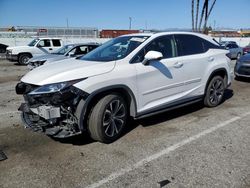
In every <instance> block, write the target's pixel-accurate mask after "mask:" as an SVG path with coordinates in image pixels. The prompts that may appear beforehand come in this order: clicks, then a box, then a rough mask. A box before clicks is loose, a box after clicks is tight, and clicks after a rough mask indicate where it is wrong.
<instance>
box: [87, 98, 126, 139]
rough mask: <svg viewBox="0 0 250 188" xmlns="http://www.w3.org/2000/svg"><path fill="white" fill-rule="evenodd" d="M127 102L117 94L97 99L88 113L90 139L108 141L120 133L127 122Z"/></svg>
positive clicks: (116, 137) (117, 136)
mask: <svg viewBox="0 0 250 188" xmlns="http://www.w3.org/2000/svg"><path fill="white" fill-rule="evenodd" d="M127 113H128V112H127V104H126V102H125V100H124V99H123V98H122V97H121V96H119V95H118V94H110V95H106V96H105V97H103V98H102V99H101V100H99V101H98V102H97V103H96V105H95V106H94V107H93V109H92V111H91V112H90V115H89V120H88V129H89V133H90V136H91V138H92V139H94V140H97V141H100V142H104V143H110V142H113V141H115V140H116V139H118V138H119V136H120V135H121V133H122V131H123V129H124V127H125V125H126V122H127Z"/></svg>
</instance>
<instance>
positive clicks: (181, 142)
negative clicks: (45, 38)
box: [0, 61, 250, 188]
mask: <svg viewBox="0 0 250 188" xmlns="http://www.w3.org/2000/svg"><path fill="white" fill-rule="evenodd" d="M233 63H234V62H232V67H233ZM25 72H27V68H26V67H25V66H18V65H14V64H13V63H9V62H6V61H0V99H1V100H0V101H1V103H0V107H1V108H0V119H1V121H0V150H2V151H4V153H5V154H6V156H7V157H8V159H6V160H3V161H0V187H1V188H2V187H3V188H7V187H8V188H9V187H11V188H12V187H24V188H36V187H43V188H44V187H47V188H50V187H51V188H54V187H55V188H57V187H62V188H63V187H65V188H66V187H67V188H71V187H72V188H83V187H88V188H95V187H107V188H113V187H114V188H117V187H143V188H144V187H146V188H147V187H150V188H151V187H171V188H172V187H176V188H177V187H178V188H182V187H206V188H211V187H218V188H224V187H225V188H227V187H237V188H248V187H250V157H249V156H250V136H249V135H250V97H249V93H250V81H249V80H241V81H235V80H234V81H233V82H232V86H231V87H230V88H229V89H228V90H227V91H226V94H225V96H226V97H225V101H224V102H223V103H222V104H221V105H220V106H218V107H216V108H205V107H203V105H202V104H200V103H197V104H193V105H191V106H187V107H184V108H180V109H177V110H173V111H170V112H167V113H163V114H160V115H156V116H152V117H150V118H146V119H142V120H137V121H131V122H130V123H129V126H128V128H127V130H126V132H125V134H124V135H123V136H122V138H120V139H119V140H117V141H116V142H114V143H112V144H102V143H98V142H93V141H92V140H91V139H90V138H88V137H87V135H81V136H77V137H74V138H70V139H63V140H60V139H59V140H58V139H57V140H54V139H52V138H49V137H47V136H45V135H43V134H40V133H34V132H31V131H30V130H27V129H24V128H23V126H22V123H21V120H20V117H19V115H20V114H19V113H18V112H17V108H18V105H19V104H20V103H21V101H22V97H21V96H17V95H16V94H15V92H14V86H15V84H16V83H17V80H18V79H19V78H20V76H21V75H22V74H24V73H25Z"/></svg>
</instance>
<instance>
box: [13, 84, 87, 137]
mask: <svg viewBox="0 0 250 188" xmlns="http://www.w3.org/2000/svg"><path fill="white" fill-rule="evenodd" d="M39 88H40V86H36V85H31V84H27V83H23V82H20V83H18V84H17V86H16V92H17V94H23V96H24V100H25V102H24V103H22V104H21V106H20V107H19V109H18V110H19V111H21V112H22V114H21V117H22V120H23V122H24V125H25V127H26V128H30V129H32V130H33V131H35V132H44V133H45V134H47V135H49V136H52V137H56V138H65V137H70V136H74V135H77V134H81V133H82V130H81V128H80V127H79V119H80V117H79V114H77V113H76V111H77V106H78V104H79V102H80V101H81V100H83V99H84V98H86V97H87V96H88V94H87V93H84V92H83V91H81V90H79V89H77V88H76V87H74V86H72V85H70V86H67V87H64V88H63V89H60V90H58V91H55V92H49V93H45V92H39V91H38V89H39ZM36 90H37V92H34V91H36Z"/></svg>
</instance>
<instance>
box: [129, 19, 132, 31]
mask: <svg viewBox="0 0 250 188" xmlns="http://www.w3.org/2000/svg"><path fill="white" fill-rule="evenodd" d="M131 25H132V18H131V17H129V30H131Z"/></svg>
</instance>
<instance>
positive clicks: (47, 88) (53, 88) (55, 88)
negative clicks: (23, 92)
mask: <svg viewBox="0 0 250 188" xmlns="http://www.w3.org/2000/svg"><path fill="white" fill-rule="evenodd" d="M77 82H78V80H75V81H69V82H61V83H54V84H48V85H44V86H41V87H39V88H37V89H35V90H33V91H31V92H30V93H29V95H37V94H45V93H55V92H59V91H61V90H63V89H65V88H67V87H69V86H71V85H73V84H75V83H77Z"/></svg>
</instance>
